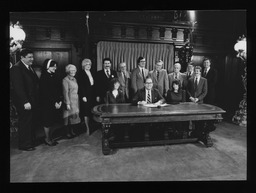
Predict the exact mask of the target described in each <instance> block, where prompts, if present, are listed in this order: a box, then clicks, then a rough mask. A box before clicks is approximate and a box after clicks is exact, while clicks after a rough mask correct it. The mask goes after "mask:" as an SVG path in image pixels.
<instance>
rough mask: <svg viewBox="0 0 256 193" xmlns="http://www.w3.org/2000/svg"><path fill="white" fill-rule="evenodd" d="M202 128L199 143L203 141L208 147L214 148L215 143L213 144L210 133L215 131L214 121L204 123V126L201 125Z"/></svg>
mask: <svg viewBox="0 0 256 193" xmlns="http://www.w3.org/2000/svg"><path fill="white" fill-rule="evenodd" d="M200 125H201V127H202V128H200V130H201V135H200V137H199V139H198V140H199V141H202V142H203V143H204V144H205V146H206V147H212V146H213V142H212V138H211V137H210V135H209V133H210V132H211V131H213V130H215V128H216V127H215V126H214V124H213V122H212V121H208V122H205V121H204V122H202V124H200Z"/></svg>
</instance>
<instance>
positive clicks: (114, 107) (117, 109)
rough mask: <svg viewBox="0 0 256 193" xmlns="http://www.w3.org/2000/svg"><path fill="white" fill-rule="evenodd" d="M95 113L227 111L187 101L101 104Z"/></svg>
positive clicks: (187, 113) (153, 114)
mask: <svg viewBox="0 0 256 193" xmlns="http://www.w3.org/2000/svg"><path fill="white" fill-rule="evenodd" d="M92 113H93V114H94V115H97V116H100V117H102V118H104V117H124V116H125V117H134V116H136V117H140V116H142V117H143V116H147V117H149V116H159V115H198V114H222V113H225V111H224V110H223V109H221V108H219V107H216V106H213V105H209V104H197V103H192V102H185V103H180V104H175V105H173V104H167V105H166V106H162V107H146V106H142V105H131V104H130V103H125V104H101V105H97V106H95V107H94V108H93V109H92Z"/></svg>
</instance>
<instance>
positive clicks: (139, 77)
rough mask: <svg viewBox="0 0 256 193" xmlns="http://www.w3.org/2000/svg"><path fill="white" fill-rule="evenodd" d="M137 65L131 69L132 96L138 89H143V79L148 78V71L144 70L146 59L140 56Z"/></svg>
mask: <svg viewBox="0 0 256 193" xmlns="http://www.w3.org/2000/svg"><path fill="white" fill-rule="evenodd" d="M137 64H138V66H137V68H135V69H133V70H132V72H131V89H132V95H133V96H134V94H135V93H136V92H137V91H138V90H139V89H141V88H143V87H144V82H145V78H146V77H147V76H148V69H146V68H145V66H146V59H145V58H144V57H142V56H140V57H139V58H138V59H137Z"/></svg>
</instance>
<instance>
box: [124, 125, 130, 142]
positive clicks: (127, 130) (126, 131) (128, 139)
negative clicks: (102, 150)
mask: <svg viewBox="0 0 256 193" xmlns="http://www.w3.org/2000/svg"><path fill="white" fill-rule="evenodd" d="M124 140H125V141H126V142H127V141H130V136H129V129H128V128H127V127H125V129H124Z"/></svg>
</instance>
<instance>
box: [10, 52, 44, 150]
mask: <svg viewBox="0 0 256 193" xmlns="http://www.w3.org/2000/svg"><path fill="white" fill-rule="evenodd" d="M20 56H21V60H20V61H19V62H18V63H16V64H15V65H14V66H13V67H12V68H11V69H10V79H11V84H12V86H13V91H14V92H13V95H14V96H13V102H14V105H15V106H16V108H17V112H18V118H19V128H18V135H19V143H18V146H19V149H20V150H24V151H32V150H35V148H34V144H33V136H34V129H35V121H36V120H35V119H36V115H37V111H38V103H39V101H38V97H39V94H38V93H39V78H38V76H37V75H36V73H35V72H34V70H33V69H32V68H31V65H32V63H33V60H34V58H33V52H32V51H31V50H29V49H23V50H21V52H20Z"/></svg>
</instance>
